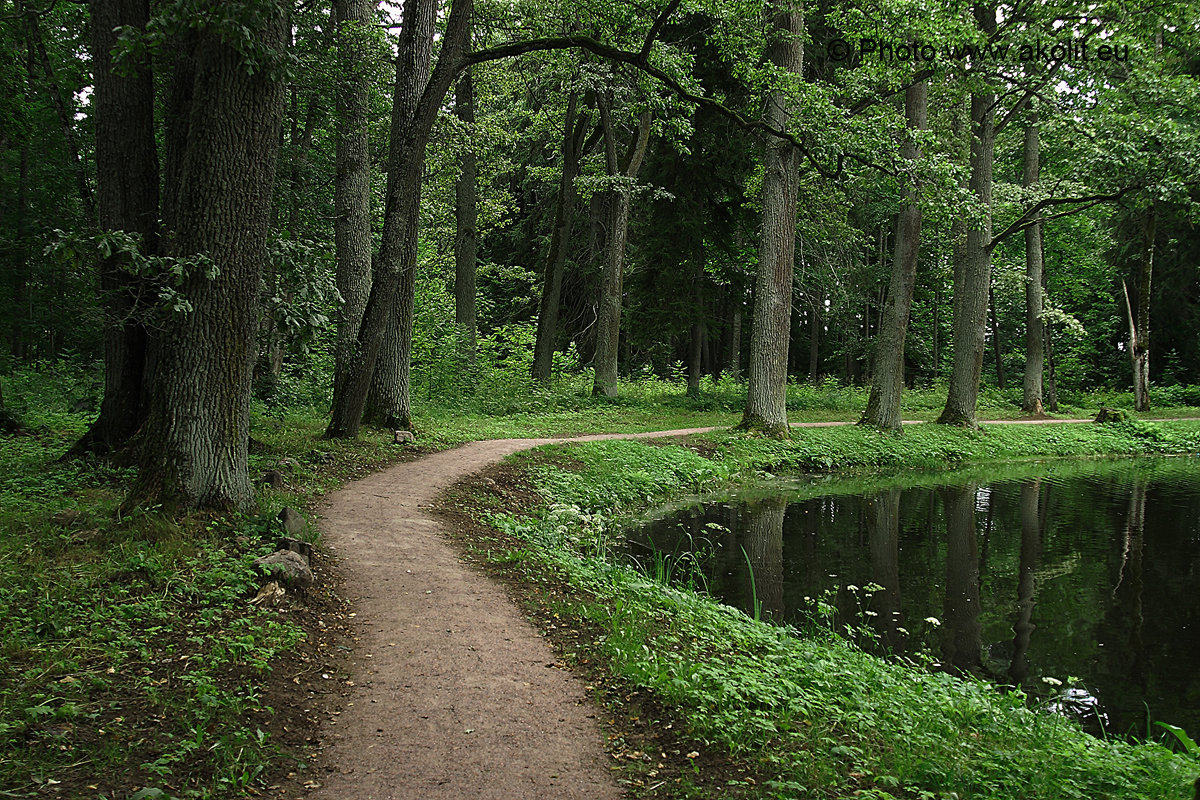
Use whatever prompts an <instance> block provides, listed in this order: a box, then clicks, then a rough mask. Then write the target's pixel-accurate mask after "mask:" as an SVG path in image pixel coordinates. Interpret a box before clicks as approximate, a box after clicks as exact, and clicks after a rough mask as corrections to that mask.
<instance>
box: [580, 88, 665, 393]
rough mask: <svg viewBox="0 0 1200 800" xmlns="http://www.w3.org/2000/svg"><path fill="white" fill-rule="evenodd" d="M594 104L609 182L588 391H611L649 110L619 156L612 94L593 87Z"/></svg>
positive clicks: (615, 366) (643, 115)
mask: <svg viewBox="0 0 1200 800" xmlns="http://www.w3.org/2000/svg"><path fill="white" fill-rule="evenodd" d="M596 101H597V102H596V105H597V108H598V109H599V111H600V125H601V128H602V130H603V131H604V163H605V166H606V168H607V171H608V177H609V180H611V181H613V182H614V185H613V187H612V188H611V189H610V190H609V199H608V203H607V204H606V208H607V211H608V220H607V228H608V239H607V241H606V242H605V252H604V271H603V274H602V276H601V279H600V308H599V312H598V314H597V319H596V356H595V359H594V364H595V368H596V372H595V381H594V382H593V384H592V394H593V395H599V394H603V395H604V396H606V397H616V396H617V355H618V347H617V345H618V341H619V339H620V334H621V283H622V279H623V277H624V274H625V244H626V239H627V236H628V232H629V205H630V195H631V194H632V190H633V181H634V179H635V178H636V177H637V174H638V172H639V171H640V170H641V168H642V159H643V158H644V157H645V155H646V144H647V143H648V142H649V141H650V122H651V119H650V112H649V111H644V112H642V114H641V116H640V118H639V119H638V126H637V131H636V133H635V134H634V136H633V140H632V141H631V142H630V144H629V150H628V152H627V153H626V155H625V159H624V162H623V163H622V162H619V161H618V160H617V135H616V130H615V129H614V126H613V122H612V95H611V93H604V92H601V93H598V94H597V97H596Z"/></svg>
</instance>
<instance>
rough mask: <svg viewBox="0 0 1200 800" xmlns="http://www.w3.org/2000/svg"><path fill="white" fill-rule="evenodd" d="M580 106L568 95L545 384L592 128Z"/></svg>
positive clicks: (544, 346)
mask: <svg viewBox="0 0 1200 800" xmlns="http://www.w3.org/2000/svg"><path fill="white" fill-rule="evenodd" d="M578 102H579V98H578V97H577V96H576V95H575V93H573V92H572V93H569V94H568V96H567V110H566V115H565V117H564V119H563V139H562V177H561V178H560V180H559V186H558V199H557V200H556V201H555V205H554V222H553V227H552V228H551V230H550V248H549V250H548V251H547V253H546V266H545V269H544V271H543V276H542V291H541V300H540V303H539V307H538V323H537V339H536V341H535V342H534V349H533V377H534V378H535V379H537V380H539V381H541V382H542V383H546V382H548V381H549V380H550V372H551V368H552V366H553V364H554V340H555V338H556V337H557V336H558V307H559V302H560V300H561V295H562V281H563V270H564V269H565V267H566V263H567V245H568V244H569V243H570V241H571V223H572V221H573V218H574V215H575V201H576V199H577V198H578V192H577V191H576V189H575V179H576V178H577V177H579V159H580V157H581V155H582V151H583V143H584V137H585V136H586V135H587V130H588V127H589V125H590V120H589V119H588V118H587V116H586V115H583V114H580V113H578Z"/></svg>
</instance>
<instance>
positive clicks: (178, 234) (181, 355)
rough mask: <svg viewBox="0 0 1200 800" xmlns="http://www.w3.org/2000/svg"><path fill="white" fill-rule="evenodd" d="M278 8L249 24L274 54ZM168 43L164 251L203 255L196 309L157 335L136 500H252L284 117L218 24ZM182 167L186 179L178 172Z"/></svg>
mask: <svg viewBox="0 0 1200 800" xmlns="http://www.w3.org/2000/svg"><path fill="white" fill-rule="evenodd" d="M286 32H287V26H286V21H285V18H284V17H283V15H282V14H277V15H275V16H274V17H272V18H270V19H269V20H268V21H266V22H265V23H264V26H263V27H262V29H260V30H255V31H252V36H253V43H254V44H255V46H257V47H260V48H263V49H264V50H267V51H280V50H282V48H283V47H284V42H285V41H286V39H285V35H286ZM184 36H185V37H186V38H187V41H186V42H180V43H179V45H180V46H179V47H177V48H176V50H177V52H179V53H180V57H179V61H178V63H177V65H176V70H175V72H176V76H175V77H176V83H175V90H176V91H177V92H178V94H177V95H176V96H175V97H174V98H173V100H172V103H171V108H172V110H173V111H174V112H175V114H178V115H179V116H175V117H172V118H169V119H168V123H169V125H170V126H171V132H170V133H169V140H170V144H169V146H168V154H169V155H168V158H171V159H176V161H175V163H169V164H168V168H167V170H166V171H167V174H168V176H173V178H174V180H172V182H171V183H169V191H170V196H169V197H168V200H167V203H166V207H167V208H168V209H169V213H168V214H167V215H166V216H165V222H166V229H167V237H166V241H168V242H170V245H169V247H170V254H171V255H172V256H175V257H177V258H189V257H196V256H205V257H207V258H209V259H211V260H212V262H213V264H215V265H216V267H217V268H218V269H219V270H220V273H219V274H218V275H217V276H216V277H215V278H210V277H208V276H207V275H206V274H205V270H204V269H203V268H201V267H200V266H199V265H197V266H195V267H194V268H193V269H192V270H191V274H190V276H189V277H188V279H187V280H186V282H185V286H184V290H185V293H186V295H187V297H188V299H189V300H190V301H191V303H192V306H193V310H192V311H190V312H189V313H187V314H186V315H178V316H173V317H172V318H171V319H170V321H169V323H168V325H167V326H166V327H165V328H164V330H163V331H162V333H161V335H160V336H158V337H157V338H156V340H155V347H156V350H157V362H156V363H157V367H156V370H155V374H154V375H153V378H152V380H153V383H152V386H151V396H150V408H149V415H148V417H147V420H146V423H145V425H143V427H142V429H141V431H140V432H139V435H138V441H137V444H138V453H139V462H140V464H139V466H140V469H139V476H138V483H137V486H136V487H135V489H134V494H133V497H134V498H153V499H157V500H158V501H159V502H162V503H163V504H164V505H166V506H168V507H174V508H181V507H202V508H214V509H230V508H238V509H244V508H248V507H249V506H250V505H251V503H252V501H253V488H252V487H251V485H250V479H249V477H248V475H247V445H248V440H249V432H250V382H251V376H252V370H253V368H254V357H255V346H254V342H255V336H254V334H255V331H256V326H257V321H258V292H259V282H260V280H261V275H262V266H263V263H264V261H265V260H266V238H267V228H268V224H269V221H270V217H271V191H272V188H273V185H274V180H275V159H276V153H277V150H278V147H279V134H280V128H281V124H282V119H283V92H282V83H281V82H280V80H279V78H280V75H279V73H278V72H277V71H276V70H274V69H271V68H264V69H259V70H256V71H255V72H254V74H253V75H251V74H249V71H248V70H247V68H246V62H245V57H244V56H243V55H242V54H241V53H239V52H238V51H237V50H236V49H235V48H233V47H231V46H230V45H229V44H227V43H226V41H225V38H224V37H223V36H222V35H221V34H220V33H219V32H217V31H215V30H210V29H206V28H201V29H199V30H193V31H191V32H189V33H187V34H184ZM182 176H186V180H179V178H181V177H182Z"/></svg>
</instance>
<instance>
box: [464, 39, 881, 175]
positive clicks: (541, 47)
mask: <svg viewBox="0 0 1200 800" xmlns="http://www.w3.org/2000/svg"><path fill="white" fill-rule="evenodd" d="M573 48H578V49H580V50H586V51H588V52H589V53H594V54H596V55H598V56H600V57H602V58H607V59H610V60H612V61H617V62H620V63H623V64H629V65H631V66H633V67H636V68H637V69H639V70H641V71H642V72H644V73H645V74H647V75H649V76H650V77H652V78H654V79H655V80H657V81H658V82H659V83H661V84H663V85H664V86H666V87H667V88H668V89H670V90H671V91H672V92H674V93H675V94H676V96H678V97H680V98H682V99H683V100H686V101H688V102H689V103H694V104H695V105H697V106H704V107H707V108H710V109H712V110H714V111H716V112H718V113H719V114H722V115H724V116H725V117H727V118H728V119H730V120H731V121H732V122H734V123H735V124H736V125H738V126H739V127H741V128H743V129H744V130H747V131H750V132H757V133H766V134H769V135H771V136H775V137H777V138H779V139H784V140H786V141H788V142H790V143H791V144H793V145H794V146H795V147H796V149H798V150H799V151H800V153H801V155H803V156H804V158H805V160H806V161H808V163H809V164H810V165H811V166H812V168H813V169H815V170H816V171H817V172H819V173H820V174H821V175H822V176H823V177H825V178H828V179H830V180H833V179H835V178H837V177H838V176H839V175H840V174H841V173H842V170H843V168H844V165H845V161H846V154H844V153H840V154H838V157H837V166H836V167H835V168H834V169H833V170H830V169H828V168H826V167H825V166H823V165H822V164H821V163H820V162H819V161H817V159H816V157H815V156H814V155H813V154H812V151H811V150H810V149H809V147H808V145H807V144H805V142H804V141H803V140H802V139H799V138H798V137H796V136H795V135H794V134H791V133H788V132H787V131H782V130H779V129H778V128H774V127H772V126H770V125H767V124H766V123H765V122H762V121H761V120H752V119H747V118H746V117H744V116H743V115H742V114H739V113H738V112H736V111H734V110H733V109H732V108H730V107H729V106H727V105H725V104H724V103H722V102H720V101H719V100H714V99H713V98H711V97H706V96H704V95H698V94H695V93H694V92H692V91H690V90H689V89H687V88H686V87H684V86H683V84H681V83H680V82H679V81H678V80H677V79H676V78H674V77H673V76H671V75H669V74H667V73H666V72H664V71H663V70H661V69H659V68H658V67H656V66H654V65H653V64H650V63H648V62H647V61H646V59H645V58H644V57H643V56H642V54H641V52H638V53H634V52H631V51H629V50H622V49H620V48H618V47H613V46H612V45H608V44H605V43H603V42H599V41H596V40H595V39H593V38H591V37H590V36H581V35H576V34H572V35H568V36H551V37H546V38H543V39H528V40H526V41H523V42H509V43H508V44H502V45H499V46H497V47H489V48H486V49H484V50H476V51H475V52H472V53H467V54H466V55H465V56H464V58H463V63H462V67H461V68H462V69H466V68H467V67H468V66H470V65H471V64H479V63H482V62H485V61H495V60H497V59H501V58H513V57H515V56H520V55H525V54H527V53H537V52H545V51H548V50H569V49H573ZM851 159H852V160H854V161H858V162H859V163H866V162H863V160H862V159H860V158H858V157H854V156H852V157H851ZM870 166H872V167H874V168H876V169H879V170H880V171H881V172H885V173H886V172H888V170H886V169H884V168H882V167H878V166H877V165H873V164H872V165H870Z"/></svg>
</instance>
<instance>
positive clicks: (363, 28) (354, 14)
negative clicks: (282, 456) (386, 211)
mask: <svg viewBox="0 0 1200 800" xmlns="http://www.w3.org/2000/svg"><path fill="white" fill-rule="evenodd" d="M374 8H375V2H374V0H335V2H334V4H333V15H334V24H335V25H336V26H337V28H336V44H337V67H336V68H337V78H336V80H337V87H338V92H337V98H336V100H337V154H336V172H335V175H334V184H333V204H334V218H333V235H334V248H335V251H336V254H337V287H338V292H339V293H340V294H341V295H342V305H341V306H340V307H339V309H338V317H337V341H336V345H335V348H334V353H335V356H334V358H335V364H334V395H335V396H337V395H339V394H340V393H341V390H342V387H341V381H343V380H344V378H345V374H346V370H347V368H348V365H349V363H350V360H351V358H352V357H353V354H354V348H355V346H356V335H357V333H358V327H359V325H360V323H361V322H362V315H363V311H364V310H365V309H366V305H367V296H368V295H369V294H370V291H371V149H370V139H369V136H368V131H369V123H370V116H369V112H370V88H369V83H368V76H369V70H368V69H367V66H368V65H369V64H370V57H369V53H370V48H369V46H368V43H369V39H368V36H367V32H368V27H367V26H369V25H370V24H371V21H372V19H371V17H372V13H373V11H374Z"/></svg>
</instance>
